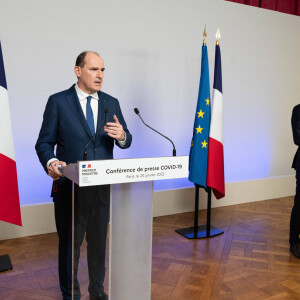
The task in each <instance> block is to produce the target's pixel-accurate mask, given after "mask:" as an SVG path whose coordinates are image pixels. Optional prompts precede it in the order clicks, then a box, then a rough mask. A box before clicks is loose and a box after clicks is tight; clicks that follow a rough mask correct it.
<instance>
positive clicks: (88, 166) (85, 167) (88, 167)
mask: <svg viewBox="0 0 300 300" xmlns="http://www.w3.org/2000/svg"><path fill="white" fill-rule="evenodd" d="M91 167H92V165H82V169H90V168H91Z"/></svg>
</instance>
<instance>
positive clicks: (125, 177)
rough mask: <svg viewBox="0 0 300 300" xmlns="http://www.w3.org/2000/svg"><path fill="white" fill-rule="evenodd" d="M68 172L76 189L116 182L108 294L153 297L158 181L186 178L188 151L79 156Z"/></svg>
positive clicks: (113, 299) (139, 299)
mask: <svg viewBox="0 0 300 300" xmlns="http://www.w3.org/2000/svg"><path fill="white" fill-rule="evenodd" d="M63 174H64V176H66V177H67V178H69V179H70V180H72V182H73V190H74V183H76V184H78V185H79V186H80V187H82V186H93V185H103V184H111V194H110V195H111V201H110V231H109V232H110V239H109V299H110V300H120V299H122V300H150V299H151V263H152V195H153V181H155V180H163V179H174V178H185V177H187V176H188V156H177V157H155V158H134V159H115V160H97V161H80V162H78V163H76V164H70V165H68V166H66V167H64V168H63ZM73 204H74V192H73ZM73 225H74V213H73Z"/></svg>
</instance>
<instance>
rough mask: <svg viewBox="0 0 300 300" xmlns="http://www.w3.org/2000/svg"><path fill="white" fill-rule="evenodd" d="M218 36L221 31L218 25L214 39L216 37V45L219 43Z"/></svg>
mask: <svg viewBox="0 0 300 300" xmlns="http://www.w3.org/2000/svg"><path fill="white" fill-rule="evenodd" d="M220 38H221V33H220V28H219V26H218V31H217V33H216V39H217V41H216V43H217V45H219V40H220Z"/></svg>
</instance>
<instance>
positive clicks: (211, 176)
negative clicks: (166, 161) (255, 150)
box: [207, 44, 225, 199]
mask: <svg viewBox="0 0 300 300" xmlns="http://www.w3.org/2000/svg"><path fill="white" fill-rule="evenodd" d="M222 114H223V90H222V66H221V51H220V46H219V45H218V44H217V45H216V54H215V74H214V90H213V101H212V111H211V122H210V133H209V149H208V165H207V186H209V187H211V188H212V190H213V193H214V195H215V197H216V198H217V199H220V198H222V197H224V196H225V180H224V152H223V128H222Z"/></svg>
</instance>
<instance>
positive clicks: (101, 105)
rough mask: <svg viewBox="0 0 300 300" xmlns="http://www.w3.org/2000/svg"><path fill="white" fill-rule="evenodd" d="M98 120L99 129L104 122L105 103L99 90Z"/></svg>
mask: <svg viewBox="0 0 300 300" xmlns="http://www.w3.org/2000/svg"><path fill="white" fill-rule="evenodd" d="M98 98H99V100H98V120H97V130H98V128H100V127H101V125H102V124H103V122H104V103H103V97H102V95H101V92H98Z"/></svg>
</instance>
